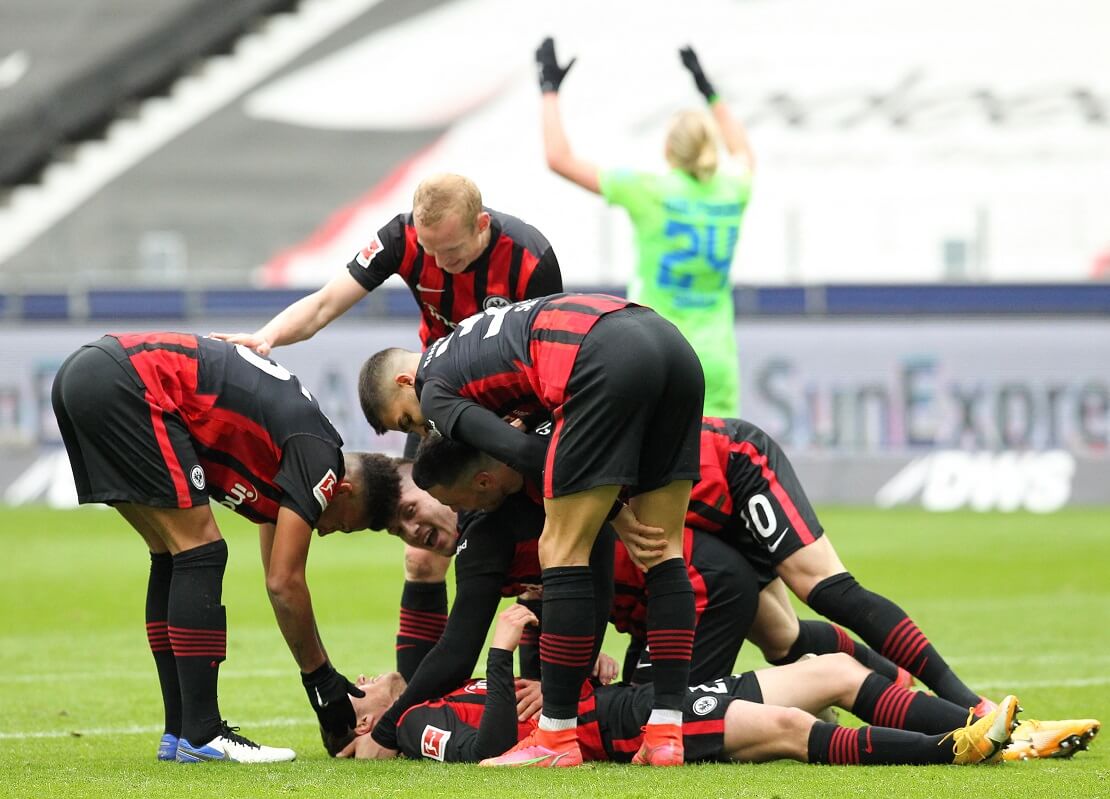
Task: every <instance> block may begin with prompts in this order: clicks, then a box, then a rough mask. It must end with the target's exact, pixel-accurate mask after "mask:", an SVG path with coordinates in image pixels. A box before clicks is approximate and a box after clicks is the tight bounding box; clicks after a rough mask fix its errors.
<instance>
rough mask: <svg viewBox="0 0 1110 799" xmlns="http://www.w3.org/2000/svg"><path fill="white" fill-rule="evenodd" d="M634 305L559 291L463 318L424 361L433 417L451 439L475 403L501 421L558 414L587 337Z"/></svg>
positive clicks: (422, 391)
mask: <svg viewBox="0 0 1110 799" xmlns="http://www.w3.org/2000/svg"><path fill="white" fill-rule="evenodd" d="M631 305H633V303H630V302H628V301H626V300H622V299H620V298H619V297H610V296H608V295H606V294H557V295H555V296H553V297H544V298H542V299H538V300H527V301H525V302H519V303H516V304H515V305H510V306H507V307H504V308H492V309H490V310H488V311H486V312H485V313H483V314H478V315H476V316H472V317H470V318H469V319H465V320H463V321H462V322H461V323H460V324H459V326H458V327H457V328H456V329H455V331H454V332H453V333H451V335H449V336H446V337H445V338H442V339H440V340H439V341H437V342H436V343H435V344H433V345H432V346H431V347H429V348H428V350H427V352H425V354H424V357H423V358H422V359H421V361H420V367H419V369H418V370H417V373H416V393H417V396H418V397H420V407H421V409H422V410H423V412H424V417H425V419H427V420H430V421H431V422H432V423H433V424H434V425H435V427H436V429H437V430H439V432H440V433H442V434H443V435H445V436H447V437H448V438H451V432H452V430H453V429H454V426H455V423H456V422H457V421H458V418H459V416H460V415H461V414H462V412H463V411H464V410H466V409H467V408H468V407H472V406H474V405H478V406H481V407H483V408H485V409H487V410H489V411H492V412H493V413H495V414H497V415H498V416H506V415H509V414H515V415H518V416H525V415H530V414H534V413H537V412H539V411H542V410H544V409H546V410H549V411H553V410H555V409H556V408H558V407H559V406H560V405H562V404H563V403H564V402H565V401H566V388H567V382H568V381H569V380H570V374H571V370H572V369H573V368H574V362H575V359H576V357H577V355H578V348H579V347H580V346H581V344H582V341H583V340H584V339H585V337H586V334H587V333H589V332H590V329H591V328H593V326H594V325H595V324H597V321H598V320H599V319H601V318H602V317H603V316H605V315H606V314H609V313H612V312H614V311H619V310H620V309H622V308H627V307H629V306H631ZM487 443H488V444H494V445H495V442H487ZM509 450H510V451H512V450H513V447H512V446H510V447H509ZM486 451H488V452H489V453H490V454H492V455H494V456H495V457H497V455H498V453H497V452H496V451H495V450H494V449H486ZM501 460H503V461H504V462H507V463H508V462H511V457H507V458H501Z"/></svg>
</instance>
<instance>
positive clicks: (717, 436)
mask: <svg viewBox="0 0 1110 799" xmlns="http://www.w3.org/2000/svg"><path fill="white" fill-rule="evenodd" d="M686 524H687V525H690V526H693V527H697V528H698V529H701V530H706V531H709V532H713V533H716V534H718V535H721V536H723V537H725V538H726V539H727V540H729V541H732V542H733V543H734V544H735V545H736V546H738V547H739V548H740V550H741V552H743V553H744V555H745V557H746V558H747V559H748V561H749V562H750V563H751V564H752V565H753V566H754V567H755V569H756V572H757V573H759V574H760V579H761V583H762V584H764V585H768V584H769V587H768V588H765V590H764V591H763V592H762V593H761V597H760V610H759V614H758V615H757V616H756V622H755V624H754V626H753V628H752V640H753V641H754V642H755V643H756V645H757V646H759V647H760V649H762V650H763V654H764V657H766V658H767V660H768V661H769V662H771V663H777V662H793V661H795V660H797V659H798V657H799V656H801V655H803V654H805V653H807V652H813V651H828V648H829V643H827V642H820V641H818V640H817V638H818V637H825V638H827V637H828V635H829V632H830V630H829V629H827V628H817V627H813V626H807V625H806V624H803V625H802V626H801V627H800V628H799V633H797V634H795V633H794V632H793V629H792V625H791V624H790V623H789V619H790V618H794V619H796V616H795V615H794V611H793V609H792V608H790V605H789V602H788V601H787V598H786V594H785V592H784V591H783V590H782V588H781V583H779V582H778V581H777V580H775V579H774V578H775V577H776V576H777V577H780V578H782V581H783V582H785V583H786V585H787V586H788V587H789V588H790V590H791V591H792V592H793V593H794V595H795V596H797V597H798V598H799V599H801V600H802V601H803V602H805V603H806V604H807V605H809V607H811V608H812V609H813V610H815V611H816V612H817V613H819V614H821V615H822V616H824V617H825V618H827V619H830V620H832V621H833V622H836V623H837V624H840V625H843V626H844V627H847V628H848V629H850V630H852V631H854V632H856V633H857V634H858V635H859V636H860V637H861V638H863V640H864V641H865V642H867V643H868V644H869V645H870V646H871V647H872V648H873V649H874V650H875V651H877V652H878V653H879V654H880V655H882V656H883V657H885V658H887V659H889V660H891V661H893V662H894V663H896V664H897V665H898V666H900V667H901V668H903V669H906V670H907V671H909V672H910V674H912V675H913V676H914V677H916V678H918V679H919V680H921V681H922V682H923V683H925V685H927V686H928V687H929V688H931V689H932V690H933V691H935V692H936V694H937V695H938V696H940V697H943V698H944V699H947V700H948V701H950V702H953V703H955V704H957V705H959V706H961V707H965V708H975V712H976V714H977V715H980V716H982V715H984V714H985V713H986V712H987V711H989V710H990V709H991V708H992V707H993V703H991V702H990V700H988V699H985V698H982V697H980V696H978V695H977V694H976V693H975V692H974V691H972V690H971V689H970V688H968V687H967V686H966V685H965V684H964V683H963V682H962V681H961V680H960V679H959V677H957V676H956V674H955V672H953V671H952V669H951V668H950V667H949V666H948V664H947V663H946V662H945V660H944V658H942V657H941V655H940V653H939V652H938V651H937V649H936V647H934V646H933V645H932V643H930V641H929V639H928V638H926V637H925V634H924V633H922V632H921V630H920V629H919V628H918V626H917V625H916V624H915V623H914V622H913V620H912V619H910V618H909V616H907V615H906V612H905V611H904V610H902V609H901V608H900V607H899V606H898V605H896V604H894V603H893V602H891V601H890V600H889V599H887V598H886V597H883V596H880V595H879V594H876V593H873V592H871V591H868V590H867V589H866V588H864V587H863V586H861V585H860V584H859V583H858V582H857V581H856V579H855V577H853V576H852V574H851V572H849V571H848V570H847V569H846V568H845V567H844V564H843V563H841V561H840V558H839V556H838V555H837V553H836V550H835V549H833V545H832V543H831V542H830V541H829V539H828V537H827V536H826V535H824V530H823V529H822V527H821V524H820V522H818V521H817V515H816V513H815V512H814V510H813V506H812V505H810V503H809V500H808V499H807V497H806V495H805V492H804V491H803V490H802V486H801V483H800V482H799V481H798V477H797V475H796V474H795V473H794V469H793V467H792V466H791V464H790V461H789V460H788V459H787V457H786V454H785V453H784V452H783V451H782V449H781V448H780V447H779V445H778V444H777V443H776V442H775V441H774V439H772V438H771V437H770V436H769V435H767V433H765V432H764V431H763V430H761V429H760V428H758V427H756V426H755V425H753V424H751V423H750V422H746V421H743V420H741V419H713V418H706V419H705V420H704V421H703V423H702V433H701V480H700V481H699V482H698V483H697V485H696V486H695V489H694V491H693V494H692V496H691V498H690V508H689V512H688V513H687V516H686ZM784 619H786V621H784ZM831 631H832V633H833V634H835V635H836V636H837V638H838V639H839V640H840V646H841V647H842V649H843V651H846V652H851V651H852V649H853V648H854V645H853V643H852V641H851V639H850V638H848V636H847V635H846V634H845V633H844V632H843V631H837V630H836V628H835V627H834V628H832V630H831Z"/></svg>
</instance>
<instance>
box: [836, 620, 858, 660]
mask: <svg viewBox="0 0 1110 799" xmlns="http://www.w3.org/2000/svg"><path fill="white" fill-rule="evenodd" d="M832 628H833V629H834V630H836V648H837V651H840V652H843V653H844V654H846V655H854V654H855V653H856V642H855V641H853V640H852V637H851V636H850V635H848V633H846V632H844V628H843V627H841V626H840V625H839V624H834V625H833V626H832Z"/></svg>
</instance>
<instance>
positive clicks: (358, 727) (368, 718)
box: [355, 713, 377, 735]
mask: <svg viewBox="0 0 1110 799" xmlns="http://www.w3.org/2000/svg"><path fill="white" fill-rule="evenodd" d="M375 721H377V719H376V718H375V717H374V714H373V713H364V714H362V715H361V716H359V717H358V719H357V720H356V721H355V735H365V734H366V733H368V732H370V730H372V729H374V722H375Z"/></svg>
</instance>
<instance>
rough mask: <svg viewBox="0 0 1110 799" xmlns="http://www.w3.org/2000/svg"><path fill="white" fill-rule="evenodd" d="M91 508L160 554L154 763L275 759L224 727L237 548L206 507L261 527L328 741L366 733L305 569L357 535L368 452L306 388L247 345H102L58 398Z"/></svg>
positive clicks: (154, 609)
mask: <svg viewBox="0 0 1110 799" xmlns="http://www.w3.org/2000/svg"><path fill="white" fill-rule="evenodd" d="M51 399H52V402H53V406H54V413H55V415H56V416H57V419H58V427H59V429H60V430H61V434H62V439H63V441H64V442H65V447H66V450H67V452H68V454H69V459H70V465H71V466H72V468H73V476H74V481H75V483H76V486H77V497H78V501H79V502H81V503H91V502H103V503H105V504H108V505H111V506H113V507H114V508H115V509H116V510H117V511H119V513H120V515H121V516H123V518H124V519H125V520H127V522H128V523H129V524H130V525H131V526H132V527H133V528H134V529H135V530H136V531H137V532H138V533H139V535H140V536H142V538H143V540H144V542H145V543H146V545H147V548H148V549H149V550H150V578H149V582H148V584H147V595H146V630H147V639H148V641H149V643H150V649H151V652H152V653H153V654H154V661H155V665H156V667H157V671H158V681H159V683H160V685H161V688H162V701H163V705H164V710H165V734H164V735H163V736H162V741H161V744H160V746H159V748H158V755H157V756H158V759H159V760H175V759H176V760H177V761H178V762H186V763H195V762H201V761H208V760H232V761H236V762H248V763H259V762H273V761H280V760H292V759H293V757H294V752H293V750H292V749H286V748H281V747H270V746H260V745H258V744H256V743H254V742H253V741H250V740H248V739H247V738H245V737H243V736H241V735H239V734H237V732H236V731H237V729H238V728H237V727H229V726H228V724H227V722H225V721H223V717H222V714H221V713H220V708H219V703H218V700H217V681H218V676H219V667H220V663H221V662H222V661H223V660H224V659H225V657H226V652H227V644H226V640H227V622H226V617H225V610H224V606H223V605H222V604H221V596H222V592H223V577H224V568H225V566H226V564H227V554H228V552H227V544H226V543H225V542H224V540H223V537H222V536H221V534H220V530H219V527H218V526H217V524H216V519H215V517H214V516H213V514H212V510H211V507H210V504H209V502H210V499H214V500H215V501H217V502H219V503H220V504H221V505H225V506H227V507H228V508H230V509H231V510H233V511H235V512H236V513H238V514H240V515H242V516H245V517H246V518H248V519H250V520H251V521H253V522H256V523H257V524H258V525H259V537H260V539H261V544H262V564H263V568H264V571H265V574H266V590H267V592H268V593H269V595H270V602H271V604H272V605H273V608H274V615H275V616H276V617H277V622H278V626H279V627H280V628H281V632H282V634H283V635H284V636H285V640H286V643H287V644H288V645H289V649H290V651H291V652H292V654H293V658H294V659H295V660H296V663H297V665H298V666H299V667H300V670H301V679H302V681H303V683H304V687H305V691H306V693H307V694H308V698H309V702H310V703H311V704H312V707H313V709H314V710H315V711H316V714H317V716H318V718H319V720H320V723H321V725H322V726H324V727H325V728H327V729H329V730H331V731H332V732H333V733H335V734H342V733H343V731H345V730H347V729H349V728H350V727H351V726H352V725H353V724H354V721H355V717H354V714H353V713H352V712H351V709H350V704H349V703H348V702H347V701H346V699H345V698H346V696H347V694H348V692H351V693H355V694H361V692H360V691H359V690H358V689H357V688H356V687H355V686H353V685H352V684H351V683H350V682H348V681H347V679H346V678H345V677H343V675H341V674H339V673H338V672H337V671H336V670H335V668H334V667H333V666H332V665H331V662H330V661H329V660H328V656H327V653H326V652H325V651H324V645H323V643H322V641H321V639H320V634H319V632H318V630H317V628H316V622H315V619H314V616H313V612H312V601H311V597H310V595H309V590H308V583H307V581H306V579H305V568H306V563H307V559H308V549H309V544H310V543H311V541H312V531H313V529H314V528H315V529H316V530H318V531H319V533H320V535H326V534H327V533H330V532H334V531H336V530H343V531H345V532H350V531H353V530H362V529H365V528H366V527H367V526H369V523H370V522H371V521H373V520H372V519H370V518H368V516H367V505H366V500H365V497H364V494H363V488H364V485H365V484H364V482H363V480H362V477H363V464H364V456H366V453H347V454H346V455H344V453H343V452H342V451H341V449H340V447H341V446H342V445H343V440H342V439H341V438H340V437H339V433H337V432H336V431H335V428H333V427H332V425H331V422H329V421H328V418H327V417H326V416H325V415H324V413H323V412H322V411H321V410H320V406H319V404H318V403H317V402H316V400H315V399H313V398H312V395H311V394H309V392H308V390H307V389H305V388H304V387H303V386H302V385H301V383H300V381H299V380H298V379H297V378H296V377H295V376H294V375H292V374H290V373H289V372H288V371H286V370H285V369H284V368H282V367H281V366H278V365H277V364H276V363H274V362H272V361H269V360H267V359H265V358H262V357H260V356H258V355H256V354H255V353H253V352H251V351H250V350H248V349H246V348H245V347H235V346H233V345H231V344H227V343H225V342H222V341H215V340H212V339H205V338H200V337H197V336H193V335H188V334H183V333H143V334H126V335H115V336H104V337H103V338H101V339H100V340H99V341H95V342H93V343H92V344H89V345H87V346H85V347H82V348H81V349H79V350H78V351H77V352H75V353H74V354H72V355H71V356H70V357H69V358H67V359H66V361H65V363H63V364H62V366H61V368H60V369H59V370H58V374H57V376H56V377H55V379H54V386H53V391H52V396H51Z"/></svg>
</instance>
